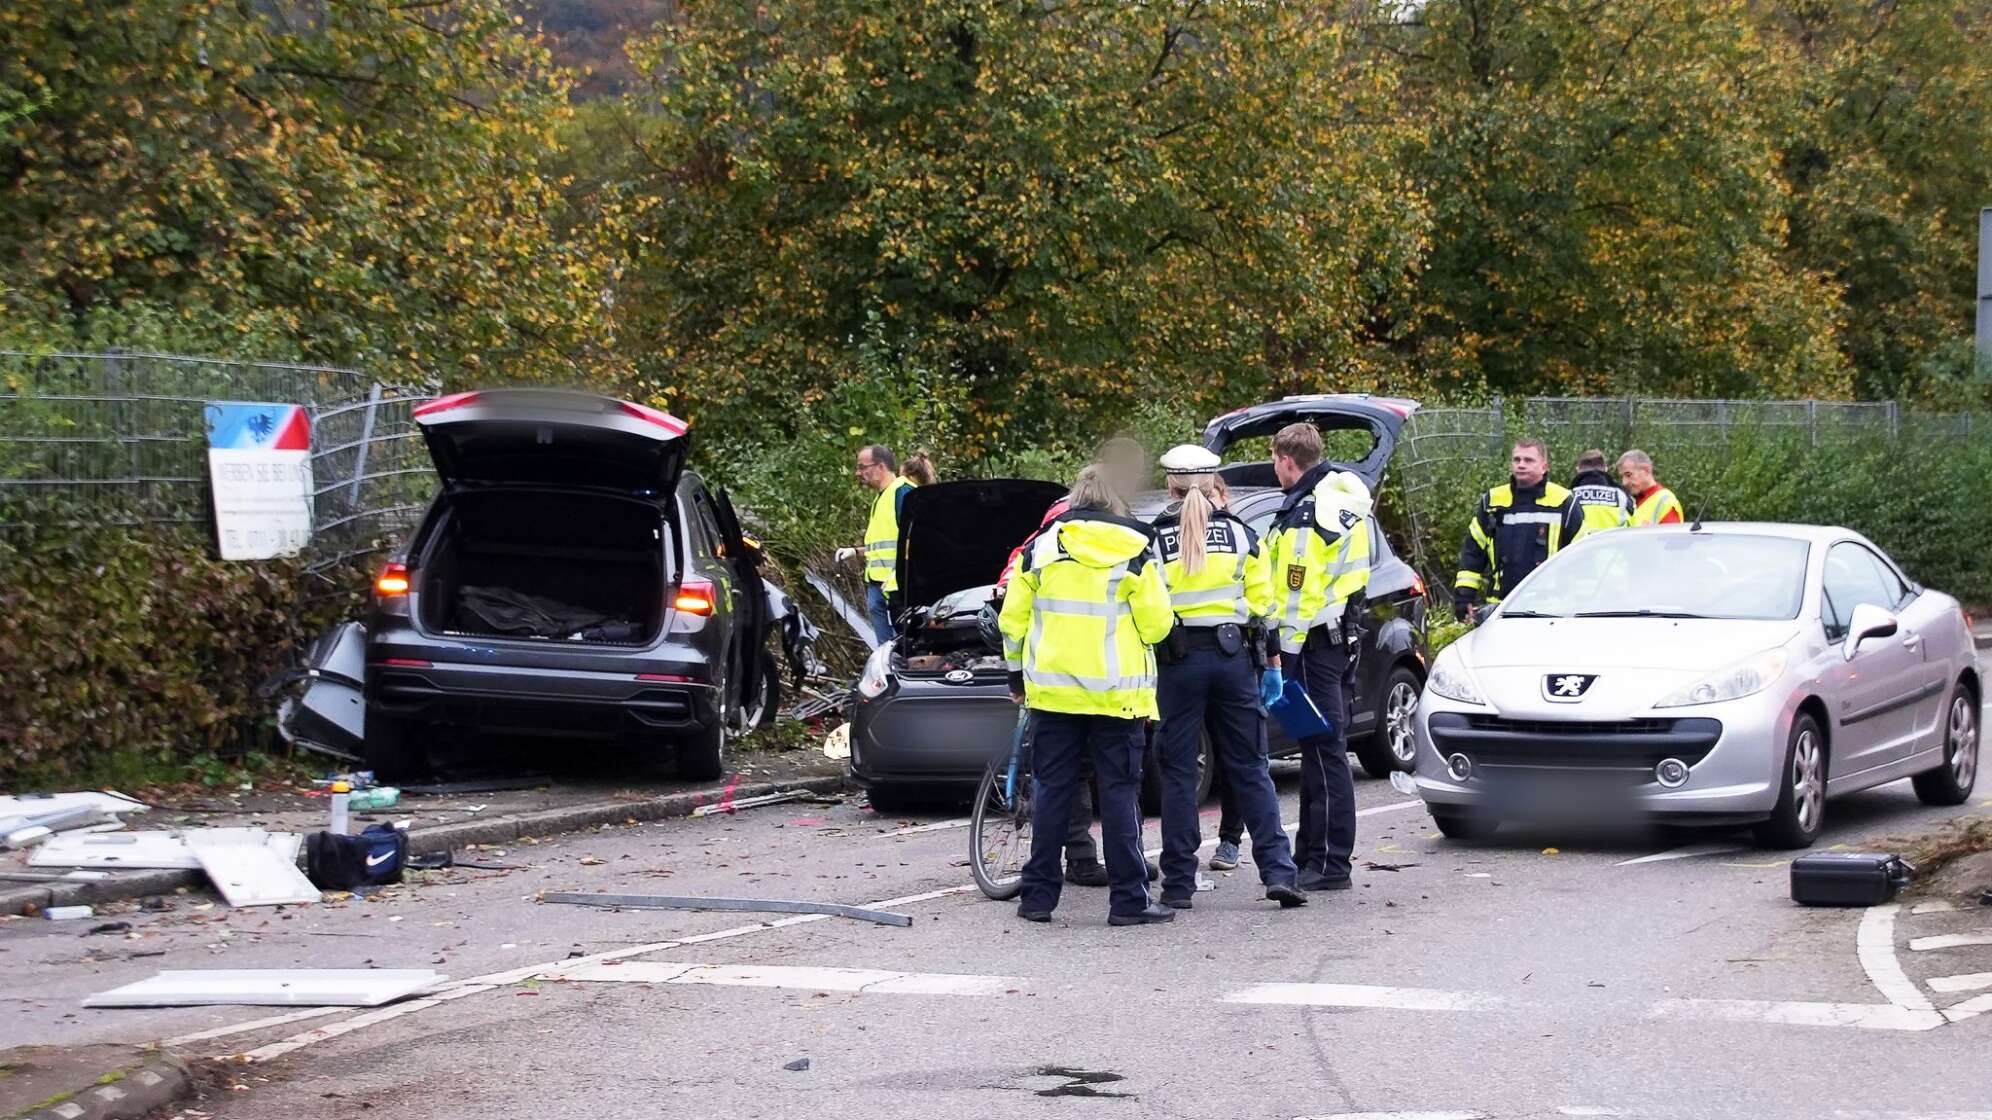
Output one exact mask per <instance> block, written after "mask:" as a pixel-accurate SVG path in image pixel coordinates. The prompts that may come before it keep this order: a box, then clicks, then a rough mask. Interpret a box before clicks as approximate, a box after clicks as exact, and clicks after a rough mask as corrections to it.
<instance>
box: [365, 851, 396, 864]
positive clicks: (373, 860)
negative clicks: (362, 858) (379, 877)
mask: <svg viewBox="0 0 1992 1120" xmlns="http://www.w3.org/2000/svg"><path fill="white" fill-rule="evenodd" d="M393 858H394V853H393V852H382V853H381V854H379V855H377V856H368V857H367V866H368V867H379V866H380V865H381V864H383V863H386V862H387V861H388V860H391V859H393Z"/></svg>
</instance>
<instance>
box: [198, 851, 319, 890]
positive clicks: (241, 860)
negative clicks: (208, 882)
mask: <svg viewBox="0 0 1992 1120" xmlns="http://www.w3.org/2000/svg"><path fill="white" fill-rule="evenodd" d="M193 848H194V856H195V858H197V859H199V860H200V861H201V870H202V871H203V872H205V873H206V875H207V877H208V878H209V879H212V880H214V889H216V890H218V891H220V892H221V897H223V898H225V899H227V900H228V904H229V905H230V906H284V905H289V904H292V903H302V902H317V901H318V900H319V898H320V894H319V890H318V888H317V887H315V886H313V885H312V883H311V880H309V879H307V878H305V877H304V872H302V871H299V870H298V869H297V864H296V863H295V862H292V861H290V860H286V859H284V858H283V857H282V856H280V855H278V854H277V853H275V852H273V851H271V850H270V849H268V848H266V847H262V846H260V845H253V844H209V843H204V842H202V841H200V840H199V839H198V838H196V839H195V841H194V844H193Z"/></svg>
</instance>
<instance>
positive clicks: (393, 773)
mask: <svg viewBox="0 0 1992 1120" xmlns="http://www.w3.org/2000/svg"><path fill="white" fill-rule="evenodd" d="M423 730H424V728H423V727H422V725H421V724H418V723H413V722H411V721H409V720H405V719H394V718H392V717H389V716H383V715H377V714H375V713H373V712H368V713H367V723H366V745H365V752H364V753H365V754H366V756H367V769H369V770H372V771H373V772H374V777H375V779H376V780H378V781H379V782H381V783H382V784H384V785H387V784H394V783H397V782H398V783H403V784H405V783H407V782H408V781H409V780H410V779H415V778H422V777H426V776H427V775H428V773H429V752H428V749H427V746H426V745H425V742H424V740H423V737H422V734H421V733H422V731H423Z"/></svg>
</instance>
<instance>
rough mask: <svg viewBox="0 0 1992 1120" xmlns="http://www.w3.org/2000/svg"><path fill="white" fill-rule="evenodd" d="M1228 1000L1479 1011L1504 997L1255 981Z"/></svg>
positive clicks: (1495, 1003)
mask: <svg viewBox="0 0 1992 1120" xmlns="http://www.w3.org/2000/svg"><path fill="white" fill-rule="evenodd" d="M1222 1002H1224V1003H1251V1004H1298V1005H1300V1006H1304V1007H1372V1008H1383V1009H1387V1010H1394V1011H1477V1010H1482V1009H1485V1008H1489V1007H1494V1006H1497V1005H1498V1004H1499V1003H1500V1002H1501V1001H1500V1000H1499V999H1498V998H1496V997H1494V996H1490V995H1483V994H1481V993H1478V992H1448V991H1441V990H1439V989H1436V988H1381V987H1375V986H1372V985H1369V984H1254V985H1252V986H1251V987H1249V988H1239V989H1237V990H1236V991H1232V992H1226V993H1225V994H1224V996H1223V997H1222Z"/></svg>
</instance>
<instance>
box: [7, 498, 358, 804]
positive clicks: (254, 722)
mask: <svg viewBox="0 0 1992 1120" xmlns="http://www.w3.org/2000/svg"><path fill="white" fill-rule="evenodd" d="M212 552H213V549H212V546H211V545H210V544H209V543H208V542H207V540H206V539H205V537H204V536H201V535H199V534H196V533H192V532H183V531H173V530H159V529H83V530H77V529H65V528H54V527H50V528H46V529H39V530H32V531H27V532H21V531H15V532H13V533H11V534H9V535H8V536H6V537H5V538H4V539H0V785H12V784H14V783H16V782H27V783H30V784H48V783H59V782H62V781H63V780H64V779H67V778H74V777H80V776H87V775H90V774H94V773H101V772H102V771H103V768H104V766H105V765H106V763H107V762H108V760H111V759H113V758H119V759H123V760H125V762H126V764H127V765H129V761H130V760H131V759H132V758H133V757H134V755H142V756H143V757H144V758H145V759H146V760H147V761H149V762H152V763H156V764H158V766H159V767H161V768H163V767H166V766H172V765H176V764H178V763H180V762H182V761H190V760H192V759H193V758H194V757H195V756H197V755H202V754H209V755H230V754H237V753H241V752H245V751H249V750H253V749H256V748H259V747H265V746H268V745H270V744H271V743H273V742H274V741H275V737H274V731H273V728H272V727H271V720H270V715H271V712H270V710H269V707H268V705H267V704H266V703H265V702H263V701H260V700H258V699H257V698H256V697H255V695H254V691H255V688H256V686H257V685H258V684H259V683H261V682H262V681H264V680H265V679H267V678H268V677H269V676H270V675H271V674H272V673H274V672H276V671H277V670H279V669H281V668H282V667H283V666H284V665H285V664H286V663H287V662H288V660H289V659H290V658H291V656H292V654H293V651H294V650H295V649H296V648H297V643H298V642H299V641H300V640H301V639H302V640H309V638H310V637H311V636H312V635H315V634H316V633H317V632H318V630H319V629H320V628H321V627H322V626H323V625H325V624H326V623H327V622H329V621H330V620H331V619H333V618H336V617H339V616H341V615H343V614H345V613H346V612H348V611H349V610H350V609H351V606H352V599H351V597H350V596H336V595H335V596H321V597H320V598H318V599H317V600H316V601H315V602H311V603H302V602H301V599H302V596H301V594H300V592H301V590H302V588H303V586H304V585H303V580H302V576H301V573H300V571H299V569H298V567H297V566H296V565H294V564H290V563H223V562H221V561H219V560H216V559H213V558H212Z"/></svg>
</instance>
